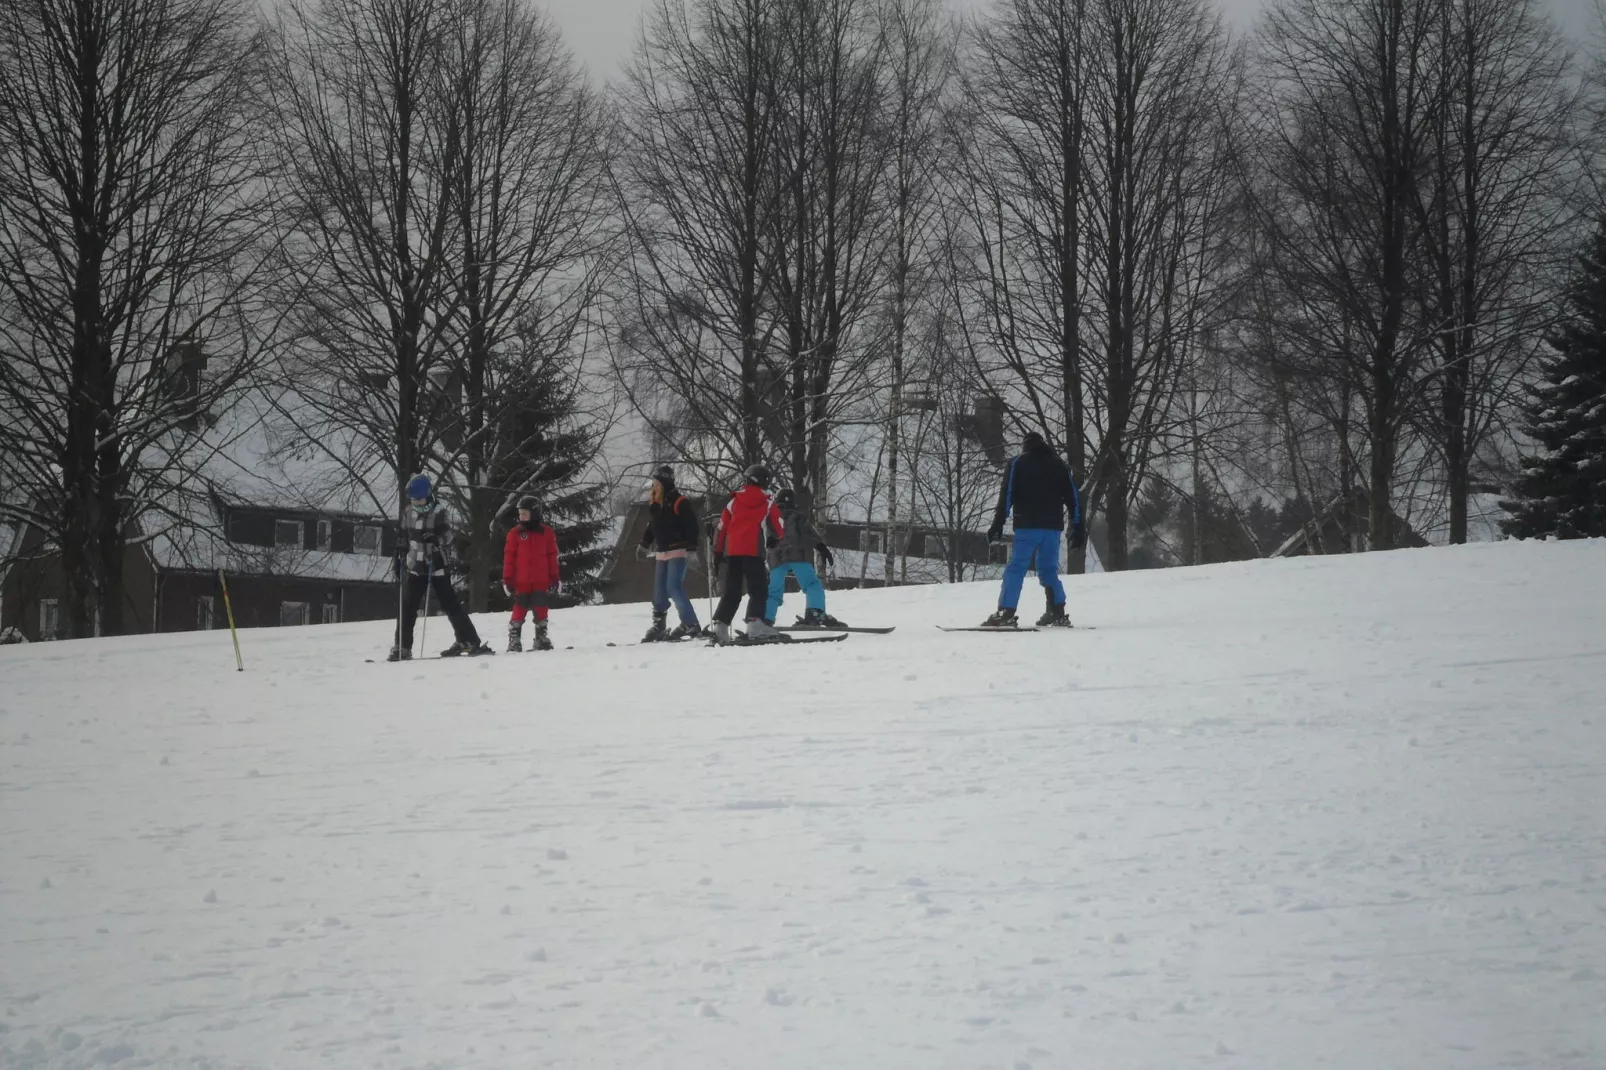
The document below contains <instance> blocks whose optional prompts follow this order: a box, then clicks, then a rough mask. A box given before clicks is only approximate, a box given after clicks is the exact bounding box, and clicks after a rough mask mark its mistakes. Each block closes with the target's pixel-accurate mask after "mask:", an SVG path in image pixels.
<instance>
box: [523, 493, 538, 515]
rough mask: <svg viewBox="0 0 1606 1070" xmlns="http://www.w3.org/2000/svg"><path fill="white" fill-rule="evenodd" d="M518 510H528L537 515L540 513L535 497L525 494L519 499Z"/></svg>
mask: <svg viewBox="0 0 1606 1070" xmlns="http://www.w3.org/2000/svg"><path fill="white" fill-rule="evenodd" d="M519 508H520V509H528V510H529V511H530V512H532V513H539V512H540V511H541V503H540V502H538V501H536V500H535V495H533V494H526V495H525V496H524V497H522V498H520V499H519Z"/></svg>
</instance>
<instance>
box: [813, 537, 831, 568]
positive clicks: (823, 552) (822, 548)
mask: <svg viewBox="0 0 1606 1070" xmlns="http://www.w3.org/2000/svg"><path fill="white" fill-rule="evenodd" d="M814 552H815V553H817V554H819V555H820V560H822V561H824V562H825V567H826V568H830V567H831V566H832V565H834V564H836V558H834V557H832V556H831V548H830V547H829V546H827V545H825V543H823V542H821V543H816V544H815V545H814Z"/></svg>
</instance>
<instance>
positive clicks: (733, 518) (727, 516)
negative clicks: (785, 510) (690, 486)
mask: <svg viewBox="0 0 1606 1070" xmlns="http://www.w3.org/2000/svg"><path fill="white" fill-rule="evenodd" d="M766 520H768V521H769V526H770V532H771V533H772V534H773V535H774V536H775V537H776V538H777V539H778V538H780V537H781V536H782V535H785V534H786V529H785V528H784V527H782V526H781V511H780V510H779V509H777V508H776V507H775V504H774V503H773V502H771V501H770V496H769V495H768V494H765V493H764V492H763V491H762V490H761V489H759V488H758V487H756V486H754V485H753V484H751V483H749V484H748V485H747V486H745V487H743V488H742V489H741V490H739V491H737V492H736V493H735V494H732V495H731V500H730V501H728V502H726V503H725V511H724V512H723V513H721V514H719V531H718V532H717V533H715V535H714V552H715V553H716V554H724V555H725V556H726V557H763V556H764V522H765V521H766Z"/></svg>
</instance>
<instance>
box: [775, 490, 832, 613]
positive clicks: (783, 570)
mask: <svg viewBox="0 0 1606 1070" xmlns="http://www.w3.org/2000/svg"><path fill="white" fill-rule="evenodd" d="M775 505H776V507H777V508H778V509H780V511H781V524H782V526H783V527H784V528H785V529H786V534H785V535H783V536H781V540H780V542H779V543H777V544H776V546H775V548H774V549H772V550H771V551H770V598H769V605H768V607H767V612H766V613H765V614H764V617H765V619H766V620H768V621H769V622H770V623H771V624H774V623H775V614H777V613H779V612H780V611H781V600H782V599H783V598H785V597H786V577H787V576H788V575H792V576H796V577H797V585H798V586H799V587H801V588H802V589H803V605H804V610H803V616H801V617H799V618H798V621H797V623H798V626H800V627H814V628H841V627H843V626H844V625H843V624H842V622H841V621H839V620H837V619H836V618H835V617H833V616H831V614H829V613H827V612H826V611H825V584H823V583H821V582H820V574H819V573H818V572H816V571H814V560H813V558H814V555H816V554H818V555H819V557H820V560H822V561H824V562H825V564H826V566H827V567H829V566H830V565H831V562H832V557H831V550H830V548H829V547H828V546H826V545H825V540H824V539H822V538H820V533H819V531H817V530H816V529H815V527H814V522H813V521H812V520H810V519H809V511H808V508H807V507H806V505H805V504H804V503H803V502H802V501H800V500H799V498H798V495H797V494H796V493H795V492H794V491H793V490H792V489H791V488H789V487H787V488H782V490H781V491H780V492H779V493H778V494H776V495H775Z"/></svg>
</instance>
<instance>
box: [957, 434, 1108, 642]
mask: <svg viewBox="0 0 1606 1070" xmlns="http://www.w3.org/2000/svg"><path fill="white" fill-rule="evenodd" d="M1024 446H1025V449H1024V450H1023V451H1022V452H1021V454H1020V456H1018V457H1016V458H1014V459H1013V460H1011V461H1010V462H1009V466H1008V467H1007V468H1005V469H1004V485H1003V486H1002V487H1001V488H1000V489H999V491H998V508H997V509H996V510H994V512H993V526H992V527H990V528H988V529H987V541H988V542H998V541H1000V540H1002V539H1003V537H1004V521H1005V520H1006V519H1008V518H1009V516H1010V514H1011V513H1013V514H1014V516H1015V539H1014V542H1013V543H1012V544H1011V546H1010V548H1009V564H1008V565H1006V566H1004V585H1003V589H1002V590H1001V591H999V594H998V612H996V613H994V614H993V615H992V616H990V617H988V618H987V619H986V620H985V621H983V622H982V627H984V628H1014V627H1016V626H1017V625H1018V624H1019V621H1017V620H1016V619H1015V607H1016V605H1017V604H1019V602H1020V591H1021V586H1022V585H1023V584H1024V583H1025V582H1026V573H1027V571H1028V570H1029V569H1031V568H1032V567H1033V563H1034V562H1035V564H1036V568H1037V579H1038V581H1039V582H1041V583H1042V585H1043V591H1044V593H1045V595H1046V596H1047V598H1048V610H1047V612H1045V613H1044V614H1043V615H1042V616H1041V617H1040V618H1038V621H1037V624H1038V626H1039V627H1047V628H1069V627H1070V626H1071V620H1070V618H1069V617H1067V616H1066V615H1065V586H1064V585H1063V584H1062V583H1060V575H1059V573H1060V532H1061V531H1062V530H1064V529H1065V526H1066V523H1065V516H1066V513H1067V512H1069V513H1070V532H1071V549H1073V550H1079V549H1081V548H1082V547H1083V546H1085V545H1087V531H1086V529H1085V528H1084V527H1083V526H1082V505H1081V502H1080V500H1079V499H1078V497H1077V493H1076V478H1075V477H1074V476H1072V475H1071V470H1070V468H1069V467H1068V466H1067V465H1066V464H1065V462H1064V461H1062V460H1061V459H1060V458H1059V455H1058V454H1056V453H1055V452H1054V450H1053V449H1052V448H1051V447H1050V446H1049V444H1048V443H1047V442H1045V441H1044V440H1043V436H1042V435H1040V434H1038V433H1037V432H1036V431H1028V432H1027V433H1026V439H1025V442H1024Z"/></svg>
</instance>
